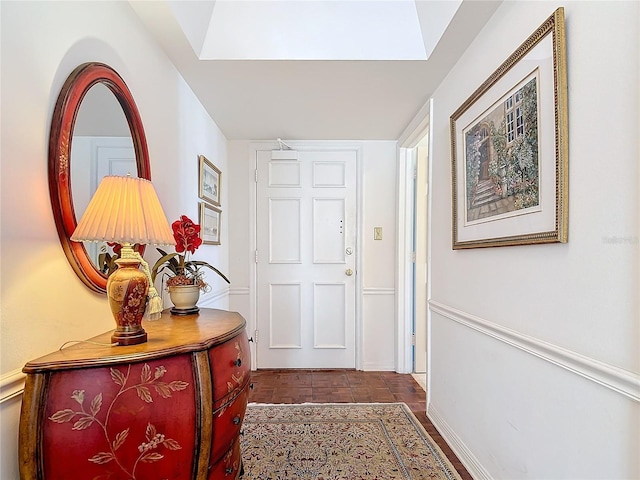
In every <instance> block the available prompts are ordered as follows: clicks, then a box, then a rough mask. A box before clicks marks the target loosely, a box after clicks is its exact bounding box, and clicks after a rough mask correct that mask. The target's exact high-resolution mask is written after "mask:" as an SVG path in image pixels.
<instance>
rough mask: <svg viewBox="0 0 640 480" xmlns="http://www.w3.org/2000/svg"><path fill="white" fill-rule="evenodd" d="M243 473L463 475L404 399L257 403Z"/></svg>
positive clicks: (328, 479)
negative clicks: (456, 469) (351, 401)
mask: <svg viewBox="0 0 640 480" xmlns="http://www.w3.org/2000/svg"><path fill="white" fill-rule="evenodd" d="M243 430H244V434H243V435H242V436H241V438H242V461H243V463H244V476H243V477H242V478H243V480H253V479H256V480H257V479H260V480H269V479H274V480H275V479H278V480H287V479H314V480H316V479H318V480H320V479H321V480H339V479H340V480H358V479H379V480H395V479H426V478H430V479H431V478H435V479H447V480H452V479H459V478H460V477H459V476H458V474H457V472H456V471H455V470H454V468H453V467H452V466H451V464H450V463H449V462H448V460H447V459H446V457H445V456H444V454H443V453H442V452H441V451H440V449H439V448H438V446H437V445H436V444H435V442H434V441H433V440H432V439H431V437H429V434H428V433H427V432H426V431H425V430H424V428H423V427H422V425H421V424H420V422H419V421H418V419H417V418H416V417H415V416H414V415H413V413H411V410H409V407H407V406H406V405H405V404H404V403H358V404H349V403H342V404H302V405H256V404H250V405H249V407H248V408H247V413H246V415H245V418H244V423H243Z"/></svg>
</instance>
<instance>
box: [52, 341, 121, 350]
mask: <svg viewBox="0 0 640 480" xmlns="http://www.w3.org/2000/svg"><path fill="white" fill-rule="evenodd" d="M70 343H90V344H91V345H100V346H101V347H116V346H118V345H119V343H118V342H114V343H100V342H92V341H91V340H69V341H68V342H64V343H63V344H62V345H61V346H60V348H59V349H58V350H62V349H63V348H65V347H66V346H67V345H69V344H70Z"/></svg>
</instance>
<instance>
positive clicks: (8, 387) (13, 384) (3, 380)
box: [0, 370, 27, 403]
mask: <svg viewBox="0 0 640 480" xmlns="http://www.w3.org/2000/svg"><path fill="white" fill-rule="evenodd" d="M26 378H27V376H26V375H25V374H24V373H22V370H13V371H11V372H9V373H5V374H4V375H2V376H1V377H0V403H4V402H6V401H7V400H10V399H12V398H14V397H17V396H19V395H22V392H23V391H24V382H25V379H26Z"/></svg>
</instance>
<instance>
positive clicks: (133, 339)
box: [111, 327, 147, 345]
mask: <svg viewBox="0 0 640 480" xmlns="http://www.w3.org/2000/svg"><path fill="white" fill-rule="evenodd" d="M146 341H147V332H145V330H144V328H142V327H140V330H138V331H137V332H126V331H118V330H116V331H115V332H113V335H111V343H117V344H118V345H137V344H139V343H144V342H146Z"/></svg>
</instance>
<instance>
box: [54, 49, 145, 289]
mask: <svg viewBox="0 0 640 480" xmlns="http://www.w3.org/2000/svg"><path fill="white" fill-rule="evenodd" d="M102 147H104V148H102ZM132 169H133V170H134V171H131V170H132ZM127 173H131V174H132V175H137V176H139V177H143V178H146V179H148V180H151V169H150V165H149V153H148V150H147V142H146V138H145V135H144V129H143V127H142V121H141V120H140V114H139V113H138V109H137V107H136V104H135V102H134V100H133V97H132V95H131V92H130V91H129V89H128V88H127V86H126V84H125V83H124V80H122V78H121V77H120V76H119V75H118V73H117V72H116V71H115V70H113V69H112V68H111V67H109V66H108V65H105V64H102V63H95V62H91V63H85V64H82V65H80V66H79V67H77V68H76V69H75V70H74V71H73V72H72V73H71V75H69V78H67V81H66V82H65V83H64V85H63V86H62V90H61V91H60V95H59V96H58V100H57V102H56V106H55V109H54V112H53V119H52V121H51V134H50V137H49V192H50V195H51V206H52V209H53V216H54V219H55V223H56V228H57V230H58V237H59V238H60V243H61V244H62V248H63V250H64V253H65V255H66V256H67V259H68V260H69V263H70V264H71V267H72V268H73V270H74V271H75V272H76V274H77V275H78V277H80V279H81V280H82V281H83V282H84V283H85V284H86V285H87V286H88V287H89V288H91V289H92V290H94V291H96V292H102V293H104V292H105V290H106V285H107V275H106V274H105V273H103V272H102V270H101V268H100V266H99V265H98V253H99V252H98V250H99V248H100V247H101V246H100V245H99V244H92V243H88V242H85V243H80V242H74V241H72V240H71V239H70V237H71V234H72V233H73V231H74V230H75V228H76V225H77V221H78V218H79V217H80V216H81V215H82V213H83V212H84V209H85V208H86V205H87V204H88V202H89V200H90V198H91V195H92V192H93V191H95V189H96V188H97V186H98V184H99V182H100V179H101V178H102V177H103V176H104V175H107V174H110V175H126V174H127ZM141 253H143V252H142V249H141Z"/></svg>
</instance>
